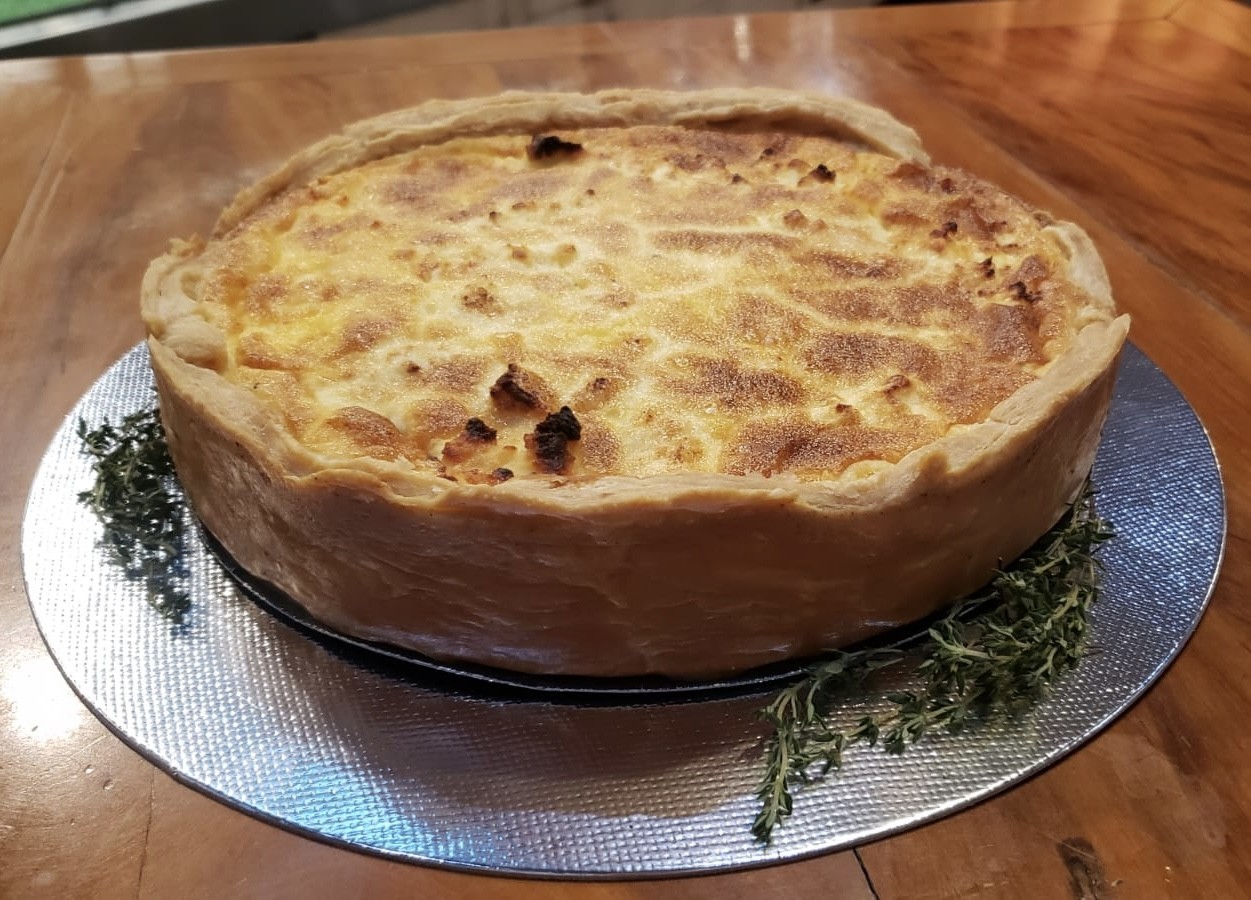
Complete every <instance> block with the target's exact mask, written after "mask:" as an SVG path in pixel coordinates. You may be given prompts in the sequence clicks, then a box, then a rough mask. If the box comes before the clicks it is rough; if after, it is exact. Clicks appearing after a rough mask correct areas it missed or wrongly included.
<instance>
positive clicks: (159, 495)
mask: <svg viewBox="0 0 1251 900" xmlns="http://www.w3.org/2000/svg"><path fill="white" fill-rule="evenodd" d="M78 438H79V440H80V441H82V446H83V452H84V453H86V454H87V455H89V456H90V457H92V462H91V468H92V471H93V473H94V474H95V483H94V484H93V485H92V487H91V489H90V490H86V491H82V492H81V493H80V494H79V495H78V500H79V502H80V503H83V504H84V505H86V506H88V507H89V508H90V509H91V510H92V512H94V513H95V514H96V517H97V518H98V519H100V521H101V522H102V523H103V525H104V538H103V543H104V544H105V546H106V547H107V548H108V550H109V552H110V554H111V555H112V556H113V558H114V560H115V561H116V562H117V563H118V564H120V565H121V566H122V567H123V569H124V570H125V572H126V575H127V576H128V577H129V578H132V579H134V580H137V581H141V582H142V583H143V585H144V590H145V592H146V595H147V601H148V603H149V604H151V606H152V607H153V608H154V609H155V610H156V611H157V612H159V613H160V614H161V615H162V616H164V617H165V618H167V619H169V620H170V621H172V622H173V623H175V624H176V625H181V624H183V623H184V621H185V619H186V615H187V612H188V610H189V609H190V608H191V598H190V596H189V595H188V593H187V591H186V590H185V589H183V588H182V587H181V586H180V583H181V582H182V581H183V580H184V578H185V576H186V574H187V573H186V563H185V558H184V550H185V547H186V512H185V507H184V505H183V501H182V497H181V496H180V494H179V493H178V490H177V487H176V484H177V482H176V480H175V477H174V463H173V460H171V459H170V456H169V447H168V445H167V444H166V442H165V430H164V429H163V428H162V427H161V419H160V416H159V414H158V412H157V410H156V409H147V410H141V411H139V412H136V413H132V414H130V415H128V416H126V417H125V418H124V419H122V421H121V423H120V424H119V425H116V426H115V425H113V424H111V423H110V422H107V421H106V422H105V423H104V424H102V425H100V426H99V427H98V428H95V429H91V430H89V429H88V427H87V423H86V422H85V421H84V420H83V419H81V418H80V419H79V420H78Z"/></svg>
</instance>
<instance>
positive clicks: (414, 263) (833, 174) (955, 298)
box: [188, 126, 1080, 483]
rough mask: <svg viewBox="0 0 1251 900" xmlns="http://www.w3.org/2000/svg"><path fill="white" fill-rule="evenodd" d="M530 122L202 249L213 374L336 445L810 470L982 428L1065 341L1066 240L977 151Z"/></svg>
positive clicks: (367, 171)
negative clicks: (948, 157) (915, 151)
mask: <svg viewBox="0 0 1251 900" xmlns="http://www.w3.org/2000/svg"><path fill="white" fill-rule="evenodd" d="M533 137H534V136H531V135H504V136H491V137H477V138H464V139H456V140H452V141H449V142H447V143H443V144H438V145H432V146H428V147H423V148H421V149H418V150H416V151H413V152H409V153H405V154H403V155H398V156H392V157H386V158H383V159H380V160H377V161H375V162H372V163H369V164H367V165H364V166H360V167H358V168H355V169H351V170H349V171H345V172H342V173H339V174H336V175H333V176H329V177H326V178H322V179H321V180H319V181H318V182H317V183H316V184H313V185H311V186H304V187H299V188H293V189H291V190H289V191H287V192H286V193H284V194H282V195H280V196H278V197H276V198H274V199H273V200H272V201H270V202H269V203H268V204H266V205H265V206H263V207H262V208H261V209H260V210H259V211H258V212H256V213H254V214H253V215H252V216H251V217H250V218H249V219H247V220H246V221H244V222H243V223H242V224H240V225H239V226H238V227H237V228H235V229H234V230H233V231H232V232H230V233H229V234H227V235H225V236H224V237H222V238H221V239H219V240H217V241H215V242H214V243H213V244H211V245H210V248H209V250H208V252H207V253H206V256H205V268H204V269H203V270H202V274H201V277H200V278H199V279H198V281H197V283H196V284H194V285H189V286H188V291H189V293H190V294H191V295H192V296H193V297H194V298H195V299H197V300H199V301H200V302H199V303H198V304H197V306H198V309H199V310H200V314H201V315H203V316H204V317H205V318H206V319H208V321H209V322H210V323H212V324H214V325H216V326H217V327H218V328H219V329H220V330H221V331H222V332H223V333H225V334H226V336H227V346H228V354H227V362H226V364H225V368H224V371H223V372H222V374H223V375H224V376H225V377H227V378H228V379H230V380H231V381H233V382H235V383H236V384H238V385H240V386H241V387H243V388H245V389H247V390H250V391H255V392H256V393H257V394H259V395H262V397H263V398H264V399H267V400H268V401H269V402H270V403H271V404H272V406H273V407H274V408H275V409H277V410H279V411H280V414H281V415H282V416H284V417H285V419H286V423H287V425H288V427H289V428H290V429H291V431H292V432H293V433H294V434H295V435H296V437H297V438H298V439H299V440H300V441H301V442H302V443H304V444H305V445H306V446H307V447H309V448H310V449H312V450H314V451H315V452H317V453H319V454H321V455H322V456H323V457H325V458H327V459H329V460H335V459H350V458H354V457H361V456H372V457H377V458H380V459H388V460H397V461H407V462H408V463H411V465H412V466H414V467H417V468H422V469H428V470H430V471H433V472H436V473H437V474H440V475H443V476H445V477H447V478H450V479H453V480H461V481H468V482H476V483H499V482H502V481H505V480H508V479H509V478H513V477H518V478H538V477H542V478H551V477H552V476H553V475H559V476H565V477H579V476H588V477H591V476H596V475H604V474H621V475H634V476H648V475H656V474H662V473H677V472H719V473H729V474H747V473H764V474H767V475H771V474H776V473H780V472H789V473H793V474H794V475H796V476H797V477H799V478H801V479H819V478H827V477H831V476H833V475H836V474H838V473H841V472H843V471H845V470H847V469H848V468H850V467H859V468H858V470H863V471H865V472H868V471H872V470H873V469H875V468H877V467H880V466H881V465H883V464H889V463H893V462H895V461H897V460H899V459H900V458H901V457H902V456H904V455H905V454H907V453H908V452H910V451H912V450H914V449H916V448H918V447H920V446H922V445H924V444H926V443H929V442H930V441H933V440H935V439H937V438H939V437H941V436H943V435H944V434H946V433H947V432H948V431H949V430H951V429H952V428H953V427H958V426H960V425H965V424H970V423H975V422H978V421H981V420H982V419H984V418H985V417H986V415H987V413H988V412H989V411H990V410H991V409H992V408H993V407H994V406H995V405H996V404H998V403H999V402H1000V401H1001V400H1003V399H1004V398H1006V397H1007V396H1009V395H1010V394H1011V393H1013V392H1014V391H1015V390H1017V389H1018V388H1020V387H1021V386H1022V385H1024V384H1026V383H1027V382H1029V381H1030V380H1032V379H1034V378H1036V377H1037V376H1038V375H1039V374H1040V373H1041V372H1042V371H1043V370H1044V369H1045V368H1046V367H1047V365H1048V364H1049V362H1050V361H1051V360H1052V359H1054V358H1055V357H1056V356H1057V355H1059V354H1060V353H1061V352H1063V350H1064V349H1065V347H1066V346H1067V344H1068V342H1069V340H1070V339H1071V336H1072V332H1073V330H1074V322H1073V309H1074V308H1075V307H1076V306H1078V305H1080V304H1079V303H1078V300H1079V297H1078V291H1077V289H1076V288H1075V287H1073V286H1072V285H1070V284H1069V283H1068V282H1067V281H1066V280H1065V279H1063V278H1061V277H1058V275H1057V273H1058V272H1060V271H1063V260H1062V258H1061V255H1060V253H1061V251H1060V249H1059V247H1058V246H1057V245H1056V244H1055V242H1054V241H1052V240H1050V239H1049V238H1048V237H1047V236H1046V235H1044V234H1042V231H1041V229H1042V223H1041V222H1040V221H1039V220H1037V219H1036V218H1035V216H1034V215H1033V213H1032V212H1031V210H1029V209H1028V208H1027V207H1025V206H1024V205H1023V204H1021V203H1019V202H1018V201H1015V200H1013V199H1011V198H1009V197H1008V196H1007V195H1005V194H1003V193H1002V192H1000V191H998V190H996V189H993V188H991V187H989V186H987V185H985V184H983V183H981V182H978V181H975V180H974V179H972V178H971V177H970V176H968V175H965V174H964V173H961V172H958V171H955V170H946V169H942V168H927V167H922V166H920V165H918V164H916V163H911V162H902V163H901V162H899V161H898V160H896V159H893V158H890V157H888V156H885V155H881V154H878V153H874V152H870V151H867V150H864V149H861V148H859V147H857V146H854V145H850V144H845V143H840V142H837V141H833V140H831V139H829V138H822V137H809V136H801V135H794V134H771V133H739V132H732V131H721V130H712V129H687V128H683V127H678V126H663V127H641V126H640V127H633V128H620V129H584V130H575V131H567V132H560V133H559V136H558V137H559V140H557V141H555V143H553V142H552V141H551V140H549V141H547V142H546V143H542V142H539V141H537V140H533V141H532V138H533ZM565 407H567V408H568V409H567V410H563V408H565ZM562 410H563V411H562ZM858 470H857V471H858Z"/></svg>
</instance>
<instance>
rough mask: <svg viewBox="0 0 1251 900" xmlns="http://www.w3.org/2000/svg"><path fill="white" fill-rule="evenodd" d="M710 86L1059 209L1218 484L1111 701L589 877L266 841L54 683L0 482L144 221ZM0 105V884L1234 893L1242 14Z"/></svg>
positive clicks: (119, 73)
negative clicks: (502, 117)
mask: <svg viewBox="0 0 1251 900" xmlns="http://www.w3.org/2000/svg"><path fill="white" fill-rule="evenodd" d="M722 84H769V85H777V86H786V87H796V88H804V89H811V90H820V91H826V92H831V93H848V94H851V95H854V96H858V97H861V98H863V99H866V100H869V101H870V102H875V103H879V104H881V105H883V106H886V107H887V108H889V109H891V110H892V111H894V112H895V113H896V114H897V115H898V116H900V117H901V118H903V119H904V120H905V121H908V122H909V123H911V124H913V125H914V126H915V127H916V128H917V129H918V130H919V131H920V132H921V134H922V136H923V138H924V140H925V143H926V145H927V147H928V148H929V149H930V151H931V152H932V154H933V155H934V156H935V157H936V158H937V159H938V160H940V161H942V162H945V163H951V164H956V165H960V166H962V167H964V168H967V169H969V170H971V171H973V172H975V173H977V174H978V175H980V176H982V177H985V178H987V179H989V180H991V181H994V182H996V183H998V184H1001V185H1002V186H1004V187H1005V188H1007V189H1008V190H1010V191H1012V192H1014V193H1017V194H1019V195H1020V196H1022V197H1024V198H1026V199H1027V200H1029V201H1031V202H1033V203H1035V204H1037V205H1039V206H1041V207H1043V208H1046V209H1049V210H1051V211H1052V212H1054V213H1056V214H1057V215H1059V216H1061V217H1065V218H1071V219H1073V220H1075V221H1077V222H1078V223H1080V224H1082V225H1083V226H1084V227H1086V228H1087V229H1088V230H1089V231H1090V232H1091V234H1092V236H1093V237H1094V238H1095V240H1096V243H1097V244H1098V245H1099V247H1100V249H1101V251H1102V253H1103V255H1104V258H1105V260H1106V262H1107V264H1108V268H1109V271H1110V273H1111V276H1112V279H1113V284H1114V289H1115V291H1116V294H1117V297H1118V299H1119V301H1120V303H1121V305H1122V306H1123V307H1124V308H1125V309H1126V310H1128V311H1129V312H1130V313H1131V314H1132V315H1133V317H1134V326H1133V339H1134V340H1135V342H1137V343H1138V345H1139V346H1140V347H1142V348H1143V349H1144V350H1145V351H1146V352H1147V353H1148V354H1149V355H1150V356H1151V357H1152V358H1153V359H1154V360H1155V361H1156V362H1157V363H1158V364H1159V365H1161V366H1162V367H1163V368H1164V370H1165V371H1166V372H1167V373H1168V374H1169V375H1170V377H1172V378H1173V380H1174V381H1175V382H1176V383H1177V384H1178V385H1179V386H1180V387H1181V389H1182V390H1183V391H1184V392H1185V394H1186V395H1187V397H1188V398H1189V399H1190V401H1191V402H1192V403H1193V404H1194V406H1195V408H1196V409H1197V411H1198V412H1199V414H1200V416H1201V417H1202V418H1203V420H1204V422H1205V423H1206V424H1207V426H1208V428H1209V430H1210V432H1211V434H1212V438H1213V441H1214V443H1215V445H1216V447H1217V452H1218V455H1219V456H1220V459H1221V462H1222V465H1223V470H1224V475H1225V479H1226V486H1227V491H1228V505H1229V544H1228V550H1227V556H1226V561H1225V567H1224V570H1223V574H1222V578H1221V582H1220V584H1219V586H1218V588H1217V591H1216V593H1215V595H1214V597H1213V600H1212V605H1211V608H1210V610H1209V612H1208V614H1207V615H1206V616H1205V618H1204V620H1203V622H1202V624H1201V626H1200V628H1199V630H1198V633H1197V634H1196V635H1195V637H1194V638H1193V640H1192V641H1191V643H1190V645H1189V646H1188V647H1187V648H1186V650H1185V652H1184V653H1183V654H1182V655H1181V657H1180V658H1179V660H1178V661H1177V662H1176V664H1174V665H1173V666H1172V667H1171V668H1170V669H1169V670H1168V672H1167V673H1166V674H1165V675H1164V677H1163V678H1162V679H1161V680H1160V682H1159V683H1158V684H1157V685H1156V686H1155V687H1154V688H1153V689H1152V690H1151V691H1150V692H1149V693H1148V695H1147V696H1146V697H1145V698H1144V699H1143V700H1142V701H1140V702H1139V703H1138V704H1137V705H1136V706H1135V707H1134V708H1133V709H1132V710H1131V711H1130V712H1129V713H1128V714H1126V715H1125V716H1124V717H1122V718H1121V719H1120V720H1119V721H1118V722H1116V723H1115V724H1114V725H1113V726H1112V727H1111V728H1110V729H1108V730H1107V731H1106V732H1105V733H1103V734H1102V735H1101V736H1099V737H1098V738H1096V739H1095V740H1094V741H1093V742H1091V743H1090V744H1089V745H1088V746H1086V747H1085V748H1083V749H1082V750H1080V751H1078V752H1076V753H1074V754H1073V755H1071V756H1070V757H1069V758H1067V759H1066V760H1064V761H1063V762H1061V763H1060V764H1058V765H1056V766H1054V767H1052V768H1051V769H1049V770H1047V771H1046V772H1044V773H1042V774H1041V775H1039V776H1037V777H1035V778H1033V779H1031V780H1030V781H1028V782H1027V783H1025V784H1023V785H1021V786H1019V787H1017V788H1014V789H1013V790H1011V791H1008V792H1007V793H1005V794H1003V795H1001V796H999V797H996V798H994V799H992V800H990V801H987V802H985V803H982V804H980V805H978V806H977V807H974V808H973V809H970V810H966V811H964V812H962V813H959V814H957V815H954V816H951V817H949V818H947V819H944V820H941V821H939V822H937V823H934V824H931V825H928V826H925V827H922V828H918V829H915V830H912V831H908V832H905V833H903V834H900V835H897V836H894V837H891V838H888V839H885V840H881V841H878V842H875V843H872V844H869V845H866V846H863V847H860V848H858V849H857V850H856V851H854V852H853V851H847V852H843V853H835V854H829V855H826V856H822V857H818V858H815V859H812V860H807V861H804V862H799V863H793V864H788V865H784V866H777V867H773V868H767V869H760V870H755V871H750V872H742V873H733V874H724V875H716V876H709V877H701V878H691V879H678V880H658V881H650V882H606V883H554V882H544V881H525V880H516V879H507V878H490V877H483V876H473V875H466V874H459V873H451V872H445V871H439V870H436V869H432V868H423V867H416V866H409V865H404V864H400V863H395V862H389V861H384V860H380V859H376V858H372V857H369V856H366V855H362V854H355V853H351V852H348V851H345V850H341V849H337V848H334V847H331V846H328V845H325V844H322V843H318V842H316V841H312V840H308V839H305V838H302V837H298V836H295V835H292V834H289V833H287V832H284V831H282V830H280V829H277V828H275V827H273V826H270V825H267V824H264V823H262V822H260V821H258V820H256V819H253V818H251V817H248V816H246V815H244V814H242V813H239V812H236V811H234V810H233V809H230V808H228V807H226V806H223V805H221V804H219V803H217V802H215V801H213V800H211V799H208V798H207V797H204V796H202V795H200V794H198V793H196V792H194V791H192V790H190V789H188V788H185V787H183V786H181V785H179V784H177V783H176V782H174V781H173V780H172V779H170V778H169V777H168V776H166V775H164V774H161V773H159V772H158V771H156V770H155V769H154V768H153V767H152V766H150V765H149V764H148V763H146V762H144V761H143V760H142V759H141V758H140V757H139V756H138V755H137V754H135V753H134V752H133V751H131V750H130V749H128V748H127V747H126V746H125V745H124V744H123V743H122V742H121V741H119V740H118V739H117V738H116V737H114V736H113V735H112V734H111V733H109V732H108V731H107V730H106V729H105V728H104V727H103V726H102V725H101V724H100V723H99V722H98V721H97V720H96V719H95V718H94V717H93V716H92V715H91V714H90V713H89V712H87V711H86V709H85V707H83V705H82V704H81V703H80V702H79V701H78V700H77V698H76V697H75V696H74V694H73V692H72V691H71V690H70V689H69V687H68V686H67V685H66V684H65V682H64V681H63V680H62V679H61V677H60V675H59V674H58V672H57V670H56V667H55V664H54V663H53V661H52V659H51V658H50V657H49V655H48V653H47V651H46V650H45V649H44V647H43V645H42V643H41V641H40V639H39V637H38V634H37V632H36V630H35V627H34V624H33V622H32V620H31V617H30V613H29V610H28V607H27V603H26V599H25V594H24V591H23V588H22V581H21V565H20V559H19V534H20V525H21V517H22V509H23V504H24V501H25V494H26V491H27V489H28V486H29V484H30V481H31V478H32V477H33V474H34V470H35V467H36V465H37V463H38V461H39V459H40V457H41V455H42V453H43V451H44V448H45V447H46V446H47V443H48V441H49V440H50V438H51V435H52V433H53V431H54V429H55V428H56V426H57V424H58V423H59V421H60V419H61V417H62V416H63V415H64V414H65V412H66V411H67V410H68V409H69V408H70V407H71V405H72V404H73V403H74V401H75V400H76V399H77V398H78V396H80V395H81V393H82V392H83V391H84V390H85V389H86V387H87V386H88V385H89V384H90V383H91V382H92V381H93V380H94V379H95V378H96V377H97V376H98V375H99V374H100V373H101V372H102V371H103V370H104V369H105V368H106V367H107V366H108V365H109V364H110V363H111V362H112V361H113V360H114V359H116V358H117V357H118V356H119V355H120V354H121V353H122V352H124V351H125V350H126V349H127V348H128V347H130V346H132V345H133V344H134V343H135V342H136V341H138V340H139V338H140V337H141V334H142V328H141V325H140V323H139V320H138V317H137V312H136V297H137V289H138V282H139V278H140V276H141V274H142V271H143V268H144V266H145V264H146V262H147V260H148V259H150V258H151V257H152V256H154V255H156V254H158V253H159V252H160V251H161V250H162V249H163V247H164V245H165V242H166V241H167V240H168V238H169V237H171V236H174V235H185V234H189V233H192V232H201V233H202V232H205V231H206V230H207V229H208V228H209V227H210V226H211V224H212V221H213V218H214V216H215V214H216V212H217V210H219V209H220V208H221V206H222V205H223V204H224V203H225V202H226V201H227V200H228V199H229V198H230V197H231V196H232V195H233V193H234V192H235V191H236V190H237V189H238V188H239V187H241V186H242V185H244V184H245V183H247V182H248V181H250V180H252V179H254V178H256V177H257V176H258V175H260V174H262V173H263V172H265V171H267V170H268V169H270V168H271V167H273V166H274V165H276V164H277V163H278V162H280V161H281V160H282V159H284V158H285V157H286V156H287V155H289V154H290V153H291V152H292V151H294V150H295V149H297V148H298V147H300V146H302V145H304V144H306V143H308V142H310V141H312V140H315V139H316V138H318V137H320V136H322V135H323V134H325V133H326V132H328V131H331V130H333V129H335V128H337V127H339V126H340V125H342V124H344V123H346V122H348V121H351V120H353V119H356V118H360V117H362V116H367V115H370V114H373V113H377V112H381V111H383V110H386V109H390V108H394V107H398V106H403V105H406V104H411V103H415V102H418V101H420V100H422V99H426V98H429V97H453V96H473V95H481V94H490V93H494V92H497V91H499V90H502V89H507V88H554V89H576V90H594V89H597V88H601V87H609V86H618V85H654V86H670V87H698V86H711V85H722ZM0 112H2V113H3V118H2V119H0V121H3V122H4V126H3V131H2V132H0V172H3V176H2V177H0V359H2V360H3V364H2V365H0V391H2V392H3V396H4V398H5V401H4V403H3V404H0V460H3V461H4V464H5V467H6V474H7V476H8V477H7V478H6V479H5V480H4V481H3V483H2V486H0V629H2V630H3V634H4V635H5V640H4V641H2V642H0V860H2V861H3V862H2V863H0V897H22V898H25V897H56V898H60V897H92V898H94V897H102V898H112V897H128V898H129V897H141V898H167V897H177V898H180V900H189V898H200V897H204V898H209V897H212V898H216V897H266V898H268V897H298V898H312V897H371V898H372V897H409V896H422V897H426V896H428V897H471V898H477V897H496V896H517V897H534V898H539V897H543V898H547V897H559V898H577V900H581V898H586V900H592V898H593V900H601V898H632V897H661V898H705V897H706V898H714V897H716V898H722V897H725V898H738V897H742V898H747V897H753V898H755V897H762V896H763V897H767V896H778V895H787V896H794V897H850V898H869V897H880V898H928V897H966V896H977V897H1005V898H1015V897H1031V898H1033V897H1039V898H1050V897H1056V898H1107V897H1117V898H1154V897H1180V898H1188V897H1213V898H1225V897H1230V898H1233V897H1242V896H1247V895H1248V893H1249V890H1251V889H1248V888H1247V887H1246V886H1247V885H1248V884H1251V849H1248V848H1251V762H1249V760H1251V725H1249V720H1251V677H1249V676H1251V652H1249V651H1251V612H1249V611H1248V610H1249V609H1251V607H1248V605H1247V604H1245V603H1244V602H1243V598H1244V597H1245V596H1246V595H1247V594H1248V592H1249V591H1251V552H1249V549H1251V548H1249V547H1248V541H1249V539H1251V417H1249V416H1248V412H1247V405H1248V404H1247V400H1246V398H1247V397H1248V395H1251V302H1249V301H1248V299H1247V297H1248V294H1247V291H1248V287H1247V286H1248V284H1249V283H1251V263H1248V253H1247V251H1246V249H1245V248H1246V247H1247V246H1248V244H1249V243H1251V175H1249V172H1251V168H1249V166H1248V160H1251V10H1249V9H1247V8H1246V7H1243V6H1240V5H1238V4H1235V3H1232V2H1226V0H1121V2H1116V0H1097V2H1081V0H1058V2H1043V0H1038V2H1021V3H1007V2H991V3H970V4H943V5H940V6H933V7H926V6H918V7H905V8H899V9H875V10H855V11H846V12H819V11H818V12H806V13H780V14H767V15H759V16H734V17H724V18H713V19H700V20H675V21H668V22H629V23H613V24H604V25H586V26H576V27H568V28H543V29H530V30H525V31H514V32H492V33H485V34H474V35H452V36H422V37H412V38H385V39H377V40H372V41H360V42H335V43H332V44H315V45H314V44H305V45H291V46H281V47H260V48H249V49H242V50H207V51H194V52H186V53H170V54H146V55H138V56H104V57H91V58H81V59H66V60H26V61H14V62H8V63H0ZM119 652H125V648H119ZM800 804H801V805H802V796H801V799H800ZM801 814H802V813H801Z"/></svg>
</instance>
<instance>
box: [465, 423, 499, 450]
mask: <svg viewBox="0 0 1251 900" xmlns="http://www.w3.org/2000/svg"><path fill="white" fill-rule="evenodd" d="M495 436H496V431H495V429H494V428H492V427H491V426H490V425H488V424H487V423H486V422H483V421H482V420H481V419H479V418H478V417H477V416H474V417H473V418H471V419H470V420H469V421H467V422H466V423H465V437H467V438H469V440H471V441H477V442H478V443H488V444H489V443H493V442H494V441H495Z"/></svg>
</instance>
